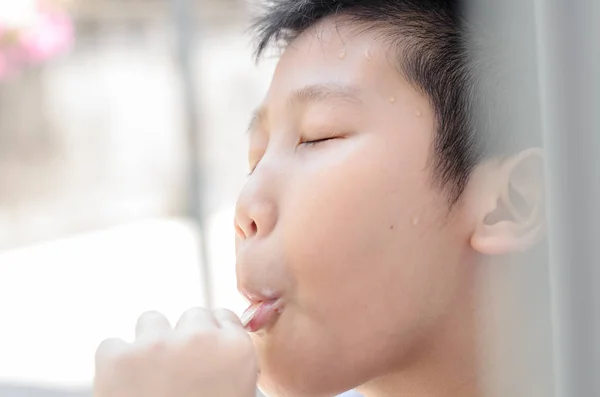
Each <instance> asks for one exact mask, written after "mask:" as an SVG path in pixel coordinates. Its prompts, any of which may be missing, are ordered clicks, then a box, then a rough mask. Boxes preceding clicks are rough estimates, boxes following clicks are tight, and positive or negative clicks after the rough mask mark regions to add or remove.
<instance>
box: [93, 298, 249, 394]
mask: <svg viewBox="0 0 600 397" xmlns="http://www.w3.org/2000/svg"><path fill="white" fill-rule="evenodd" d="M257 377H258V364H257V359H256V355H255V353H254V346H253V344H252V341H251V339H250V336H249V335H248V334H247V333H246V331H245V330H244V329H243V327H242V324H241V323H240V320H239V319H238V317H237V316H236V315H235V314H233V313H231V312H229V311H226V310H221V311H216V312H214V313H212V312H210V311H207V310H203V309H191V310H188V311H187V312H186V313H185V314H184V315H183V316H182V317H181V319H180V320H179V322H178V323H177V325H176V327H175V329H172V328H171V325H170V324H169V322H168V321H167V319H166V318H165V317H164V316H163V315H161V314H159V313H155V312H149V313H146V314H144V315H142V316H141V317H140V319H139V320H138V324H137V327H136V340H135V342H133V343H127V342H125V341H123V340H120V339H109V340H106V341H104V342H103V343H102V344H101V345H100V347H99V348H98V350H97V352H96V377H95V380H94V397H254V396H255V393H256V381H257Z"/></svg>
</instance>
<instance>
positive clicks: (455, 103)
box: [253, 0, 506, 204]
mask: <svg viewBox="0 0 600 397" xmlns="http://www.w3.org/2000/svg"><path fill="white" fill-rule="evenodd" d="M263 5H264V9H263V10H262V12H261V13H260V14H259V16H258V17H257V19H256V20H255V23H254V24H253V31H254V33H255V35H256V39H257V46H256V57H257V59H259V58H260V57H261V56H262V54H263V53H264V52H265V50H266V49H267V48H269V47H272V46H273V45H283V47H285V46H287V45H288V44H290V43H291V42H292V41H293V40H294V39H295V38H296V37H297V36H298V35H300V34H301V33H303V32H304V31H306V30H307V29H309V28H310V27H312V26H314V25H315V24H316V23H318V22H319V21H321V20H323V19H325V18H327V17H332V16H339V17H343V18H340V19H343V20H344V21H346V22H349V23H350V24H351V25H352V26H356V27H357V28H358V31H359V32H360V31H366V30H369V29H376V30H377V31H378V33H380V34H379V37H381V38H382V39H383V40H387V42H388V43H389V44H390V45H391V46H392V48H395V49H397V50H398V51H399V53H400V51H401V54H402V56H401V57H400V58H401V59H399V60H398V67H399V71H400V73H402V74H403V75H404V77H405V78H406V79H407V80H408V81H409V82H410V83H411V84H412V85H413V86H414V87H416V88H417V89H419V90H420V91H421V92H423V93H424V94H425V95H426V96H427V97H428V98H429V100H430V103H431V105H432V107H433V109H434V112H435V116H436V123H437V131H436V137H435V139H434V142H433V148H432V150H433V154H434V157H433V163H432V168H433V177H434V182H435V183H436V184H437V185H439V186H441V187H443V188H444V189H446V190H447V192H448V193H449V199H450V202H451V204H455V203H456V202H457V201H458V200H459V199H460V196H461V194H462V192H463V191H464V189H465V187H466V185H467V183H468V180H469V177H470V175H471V173H472V171H473V169H474V168H475V166H476V165H478V164H479V163H481V162H482V161H483V160H485V159H486V158H489V157H490V156H493V155H497V154H498V153H499V152H500V151H503V150H504V149H505V148H506V145H504V144H503V143H502V142H501V139H499V138H502V139H504V138H506V137H502V136H501V135H503V134H504V132H506V131H504V132H502V131H500V130H499V129H496V131H495V132H494V133H491V134H490V133H489V131H488V133H485V132H484V131H477V130H481V128H480V125H479V121H478V120H476V117H475V115H476V114H478V116H477V117H479V118H480V119H485V120H486V122H489V121H491V119H492V118H493V117H491V116H489V115H488V114H487V112H489V111H490V108H494V105H493V104H491V102H490V101H489V98H484V97H483V96H482V92H483V91H487V92H488V93H489V92H493V91H494V90H495V89H496V88H494V87H491V84H490V82H489V81H485V82H484V81H483V80H485V79H481V78H480V76H481V73H480V71H478V70H476V69H477V68H479V67H481V66H482V65H483V64H484V62H483V60H482V59H475V58H476V57H475V56H474V53H475V52H476V51H474V50H473V48H474V47H473V45H472V44H473V42H472V40H471V39H470V37H469V36H470V32H469V30H470V29H468V24H467V22H466V17H465V10H464V6H463V4H462V2H460V1H458V0H271V1H266V2H265V3H263ZM488 64H490V62H488ZM488 76H489V74H488ZM484 85H486V86H488V88H487V89H485V88H484ZM490 87H491V88H490ZM496 110H497V109H496ZM482 113H486V114H482ZM494 117H495V118H496V119H498V117H496V116H494Z"/></svg>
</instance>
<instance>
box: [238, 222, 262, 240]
mask: <svg viewBox="0 0 600 397" xmlns="http://www.w3.org/2000/svg"><path fill="white" fill-rule="evenodd" d="M235 231H236V233H237V234H238V236H240V237H241V238H242V239H247V238H250V237H253V236H256V233H258V225H257V224H256V222H254V221H251V222H249V223H248V224H247V225H244V227H242V226H240V225H239V224H236V225H235Z"/></svg>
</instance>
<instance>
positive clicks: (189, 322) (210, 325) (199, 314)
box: [175, 307, 219, 333]
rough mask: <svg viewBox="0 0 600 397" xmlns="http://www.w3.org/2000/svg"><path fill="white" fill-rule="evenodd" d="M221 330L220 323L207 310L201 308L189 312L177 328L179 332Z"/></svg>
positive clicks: (180, 320)
mask: <svg viewBox="0 0 600 397" xmlns="http://www.w3.org/2000/svg"><path fill="white" fill-rule="evenodd" d="M218 328H219V323H218V322H217V320H216V319H215V317H214V316H213V314H212V313H211V312H210V311H209V310H206V309H202V308H199V307H196V308H192V309H189V310H187V311H186V312H185V313H183V315H182V316H181V318H180V319H179V321H178V322H177V325H176V326H175V330H176V331H178V332H183V333H187V332H198V331H207V330H214V329H218Z"/></svg>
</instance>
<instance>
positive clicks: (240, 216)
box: [235, 177, 277, 240]
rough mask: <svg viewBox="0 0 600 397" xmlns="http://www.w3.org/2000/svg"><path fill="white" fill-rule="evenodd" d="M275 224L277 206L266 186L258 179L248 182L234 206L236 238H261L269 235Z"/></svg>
mask: <svg viewBox="0 0 600 397" xmlns="http://www.w3.org/2000/svg"><path fill="white" fill-rule="evenodd" d="M252 178H253V177H252ZM276 224H277V205H276V204H275V201H274V198H273V197H272V194H270V193H269V188H268V186H267V184H266V183H264V181H261V180H259V179H258V178H257V179H254V180H250V181H248V183H247V184H246V186H245V187H244V189H243V190H242V192H241V194H240V196H239V198H238V202H237V205H236V210H235V230H236V233H237V236H238V237H239V238H240V239H241V240H247V239H250V238H263V237H266V236H268V235H269V234H271V232H272V231H273V229H274V228H275V225H276Z"/></svg>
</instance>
